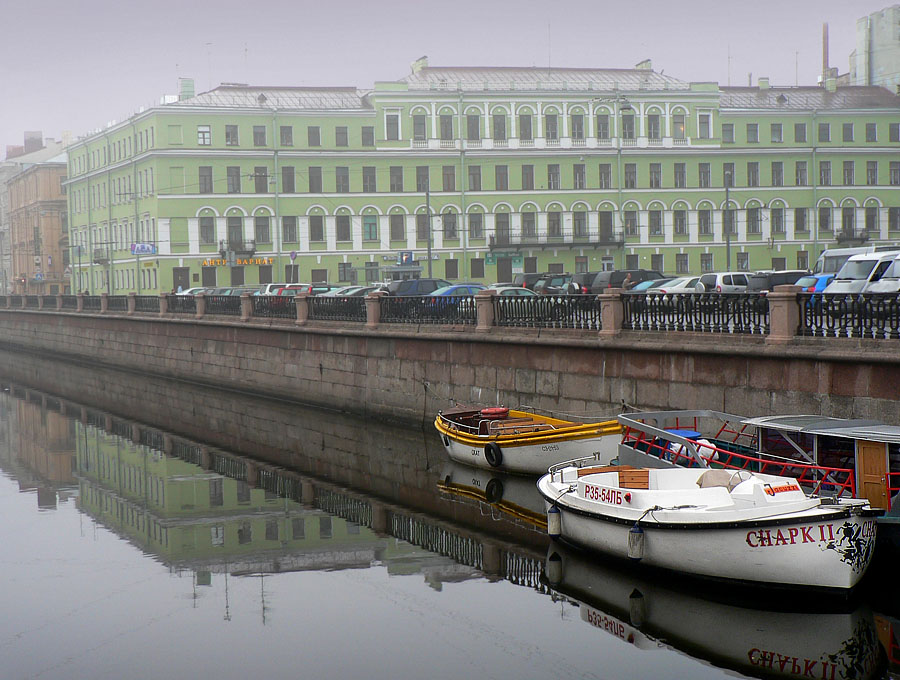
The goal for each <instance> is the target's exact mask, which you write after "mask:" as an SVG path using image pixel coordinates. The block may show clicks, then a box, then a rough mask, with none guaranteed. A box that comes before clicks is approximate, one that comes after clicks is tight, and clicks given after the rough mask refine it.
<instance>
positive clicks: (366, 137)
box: [362, 125, 375, 146]
mask: <svg viewBox="0 0 900 680" xmlns="http://www.w3.org/2000/svg"><path fill="white" fill-rule="evenodd" d="M362 145H363V146H375V127H374V126H372V125H363V128H362Z"/></svg>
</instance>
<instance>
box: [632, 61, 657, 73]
mask: <svg viewBox="0 0 900 680" xmlns="http://www.w3.org/2000/svg"><path fill="white" fill-rule="evenodd" d="M634 67H635V68H636V69H638V70H639V71H652V70H653V62H652V61H651V60H650V59H644V61H639V62H638V63H636V64H635V65H634Z"/></svg>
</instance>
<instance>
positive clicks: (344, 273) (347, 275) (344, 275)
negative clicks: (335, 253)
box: [319, 262, 353, 538]
mask: <svg viewBox="0 0 900 680" xmlns="http://www.w3.org/2000/svg"><path fill="white" fill-rule="evenodd" d="M352 280H353V263H352V262H338V281H339V282H350V281H352ZM324 519H326V518H325V517H321V518H319V525H320V530H319V537H320V538H331V531H332V529H331V518H330V517H328V518H327V520H328V524H327V526H328V528H327V529H326V528H325V526H324V524H325V522H323V521H322V520H324Z"/></svg>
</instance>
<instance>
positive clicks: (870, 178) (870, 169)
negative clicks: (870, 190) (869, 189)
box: [866, 161, 878, 186]
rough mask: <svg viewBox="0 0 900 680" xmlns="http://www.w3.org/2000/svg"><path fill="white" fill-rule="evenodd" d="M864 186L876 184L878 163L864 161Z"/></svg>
mask: <svg viewBox="0 0 900 680" xmlns="http://www.w3.org/2000/svg"><path fill="white" fill-rule="evenodd" d="M866 184H868V185H869V186H875V185H876V184H878V161H866Z"/></svg>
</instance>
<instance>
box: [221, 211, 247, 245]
mask: <svg viewBox="0 0 900 680" xmlns="http://www.w3.org/2000/svg"><path fill="white" fill-rule="evenodd" d="M225 229H226V233H227V234H228V246H229V250H235V247H236V246H237V245H239V244H241V243H242V241H243V240H244V218H243V217H240V216H232V217H226V218H225Z"/></svg>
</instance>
